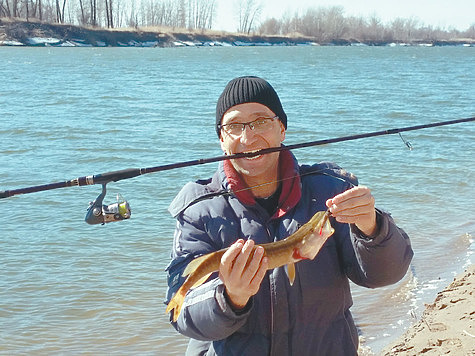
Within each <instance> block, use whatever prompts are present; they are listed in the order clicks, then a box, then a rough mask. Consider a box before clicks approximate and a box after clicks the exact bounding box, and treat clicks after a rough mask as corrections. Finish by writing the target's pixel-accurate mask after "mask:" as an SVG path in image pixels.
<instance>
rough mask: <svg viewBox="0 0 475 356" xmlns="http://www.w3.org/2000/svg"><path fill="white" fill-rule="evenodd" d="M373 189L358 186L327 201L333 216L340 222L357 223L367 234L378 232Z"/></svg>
mask: <svg viewBox="0 0 475 356" xmlns="http://www.w3.org/2000/svg"><path fill="white" fill-rule="evenodd" d="M374 201H375V200H374V197H373V195H372V194H371V190H370V189H369V188H368V187H365V186H357V187H354V188H352V189H349V190H347V191H345V192H343V193H341V194H338V195H336V196H335V197H333V198H332V199H328V200H327V201H326V205H327V207H328V208H329V210H330V212H331V214H332V216H333V217H334V218H335V219H336V221H338V222H340V223H348V224H355V225H356V227H357V228H358V229H359V230H360V231H361V232H362V233H363V234H365V235H366V236H371V235H372V234H374V233H375V232H376V229H377V223H376V210H375V208H374Z"/></svg>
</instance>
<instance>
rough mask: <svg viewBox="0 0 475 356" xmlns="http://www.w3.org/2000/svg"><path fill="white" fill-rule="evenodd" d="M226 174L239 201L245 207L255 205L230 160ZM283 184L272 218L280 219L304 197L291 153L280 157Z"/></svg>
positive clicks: (285, 152)
mask: <svg viewBox="0 0 475 356" xmlns="http://www.w3.org/2000/svg"><path fill="white" fill-rule="evenodd" d="M224 172H225V174H226V177H227V179H228V184H229V188H230V189H231V190H232V191H233V193H234V194H235V195H236V197H237V198H238V199H239V201H240V202H241V203H243V204H245V205H255V204H256V199H255V198H254V195H252V192H251V189H248V188H249V187H248V186H247V185H246V183H245V182H244V179H242V177H241V175H240V174H239V173H238V172H236V170H235V169H234V167H233V165H232V164H231V162H230V161H229V160H226V161H224ZM278 182H282V192H281V193H280V197H279V206H278V209H277V211H276V212H275V214H274V215H273V216H272V218H280V217H282V216H284V215H285V213H286V212H287V211H289V210H290V209H292V208H293V207H294V206H295V205H297V203H298V202H299V200H300V198H301V196H302V189H301V187H300V175H299V174H298V172H297V171H296V169H295V164H294V159H293V156H292V154H291V153H290V152H289V151H282V152H281V153H280V156H279V180H278Z"/></svg>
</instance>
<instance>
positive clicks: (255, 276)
mask: <svg viewBox="0 0 475 356" xmlns="http://www.w3.org/2000/svg"><path fill="white" fill-rule="evenodd" d="M267 266H268V261H267V258H266V257H264V248H263V247H261V246H257V247H256V246H255V245H254V241H252V240H248V241H246V242H245V243H244V241H243V240H242V239H240V240H238V241H236V242H235V243H234V244H233V245H231V247H230V248H229V249H228V251H226V253H225V254H224V255H223V257H222V258H221V266H220V271H219V277H220V278H221V280H222V281H223V282H224V284H225V286H226V292H227V295H228V297H229V298H230V299H231V302H232V303H233V304H234V305H235V306H238V307H243V306H244V305H246V303H247V301H248V300H249V298H250V297H251V296H252V295H254V294H256V293H257V291H258V290H259V287H260V284H261V282H262V280H263V278H264V276H265V273H266V271H267Z"/></svg>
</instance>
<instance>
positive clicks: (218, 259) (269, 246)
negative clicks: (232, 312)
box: [166, 211, 335, 322]
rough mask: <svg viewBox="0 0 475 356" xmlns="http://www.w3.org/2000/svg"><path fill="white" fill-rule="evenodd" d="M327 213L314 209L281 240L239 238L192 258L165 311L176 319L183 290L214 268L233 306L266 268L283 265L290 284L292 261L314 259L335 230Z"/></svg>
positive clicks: (253, 291)
mask: <svg viewBox="0 0 475 356" xmlns="http://www.w3.org/2000/svg"><path fill="white" fill-rule="evenodd" d="M328 215H329V213H328V212H327V211H318V212H316V213H315V214H314V215H313V216H312V217H311V218H310V220H309V221H308V222H307V223H305V224H304V225H303V226H301V227H300V228H299V229H298V230H297V231H296V232H294V233H293V234H292V235H290V236H288V237H286V238H285V239H283V240H279V241H276V242H269V243H266V244H262V245H255V243H254V241H252V240H249V241H247V242H246V243H244V240H243V239H239V240H238V241H236V242H235V243H234V244H232V245H231V246H230V247H228V248H224V249H221V250H219V251H215V252H211V253H208V254H206V255H203V256H200V257H197V258H195V259H194V260H192V261H191V262H190V263H188V265H187V267H186V268H185V270H184V271H183V276H187V278H186V280H185V282H184V283H183V284H182V286H181V287H180V288H179V289H178V291H177V292H176V293H175V295H174V296H173V298H172V299H171V300H170V302H169V303H168V306H167V310H166V312H167V313H169V312H171V311H173V317H172V320H173V321H174V322H176V321H177V320H178V316H179V315H180V313H181V307H182V305H183V302H184V300H185V296H186V293H187V292H188V291H189V290H190V289H192V288H196V287H198V286H200V285H201V284H203V283H204V282H205V281H206V280H207V279H208V277H209V276H210V275H211V274H212V273H213V272H216V271H219V277H220V278H221V280H222V281H223V282H224V285H225V286H226V294H227V296H228V298H229V299H230V302H231V303H232V304H233V306H234V307H237V308H242V307H245V306H246V304H247V302H248V301H249V298H251V297H252V296H253V295H254V294H256V293H257V291H258V290H259V286H260V284H261V282H262V280H263V278H264V275H265V272H266V270H268V269H273V268H277V267H280V266H284V265H287V273H288V277H289V282H290V284H291V285H292V284H293V283H294V280H295V272H296V271H295V266H294V263H297V262H299V261H302V260H304V259H314V258H315V256H316V255H317V254H318V252H319V251H320V249H321V248H322V246H323V245H324V244H325V241H326V240H327V239H328V238H329V237H330V236H331V235H332V234H333V232H334V231H335V230H334V229H333V228H332V226H331V224H330V221H329V219H328Z"/></svg>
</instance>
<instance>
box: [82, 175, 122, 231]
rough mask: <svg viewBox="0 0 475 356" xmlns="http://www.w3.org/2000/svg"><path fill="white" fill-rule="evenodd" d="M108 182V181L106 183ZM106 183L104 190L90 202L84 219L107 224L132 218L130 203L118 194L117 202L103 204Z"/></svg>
mask: <svg viewBox="0 0 475 356" xmlns="http://www.w3.org/2000/svg"><path fill="white" fill-rule="evenodd" d="M106 184H107V183H106ZM106 184H103V185H102V192H101V194H99V196H98V197H97V198H96V200H94V201H93V202H90V203H89V207H88V208H87V213H86V217H85V219H84V220H86V222H87V223H88V224H91V225H95V224H102V225H104V224H106V223H109V222H114V221H121V220H126V219H130V215H131V210H130V205H129V203H128V202H127V201H126V200H125V199H124V198H122V196H121V195H120V194H117V202H116V203H112V204H109V205H104V204H102V201H103V200H104V197H105V196H106V191H107V190H106Z"/></svg>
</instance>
